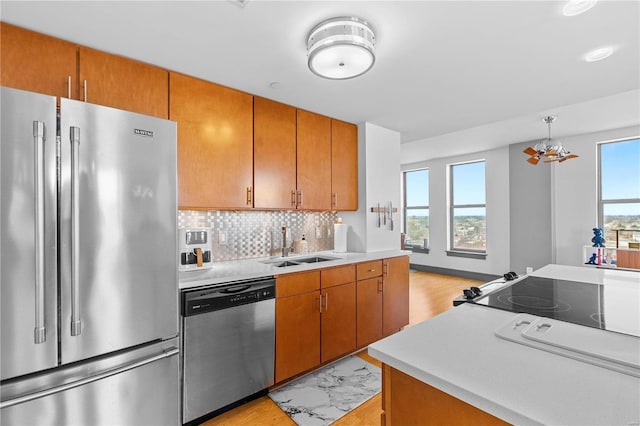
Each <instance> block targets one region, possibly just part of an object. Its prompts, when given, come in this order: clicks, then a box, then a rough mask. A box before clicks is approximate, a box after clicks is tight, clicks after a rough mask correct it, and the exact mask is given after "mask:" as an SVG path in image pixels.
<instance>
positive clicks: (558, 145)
mask: <svg viewBox="0 0 640 426" xmlns="http://www.w3.org/2000/svg"><path fill="white" fill-rule="evenodd" d="M555 119H556V118H555V117H554V116H552V115H549V116H547V117H544V118H543V119H542V121H544V122H545V123H547V126H548V128H549V137H547V139H544V140H541V141H540V142H538V143H537V144H535V146H533V147H529V148H527V149H525V150H524V151H523V152H524V153H525V154H527V155H529V156H530V157H529V158H528V159H527V161H528V162H529V163H531V164H533V165H536V164H538V162H539V161H540V159H541V158H544V159H545V160H544V162H545V163H552V162H554V161H557V162H559V163H562V162H563V161H565V160H569V159H571V158H576V157H577V155H575V154H571V153H570V152H569V151H567V149H566V148H565V147H564V146H563V145H562V142H560V141H559V140H553V139H551V123H553V122H554V121H555Z"/></svg>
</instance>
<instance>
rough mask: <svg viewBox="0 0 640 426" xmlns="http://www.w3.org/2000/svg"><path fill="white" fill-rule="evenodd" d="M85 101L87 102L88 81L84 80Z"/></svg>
mask: <svg viewBox="0 0 640 426" xmlns="http://www.w3.org/2000/svg"><path fill="white" fill-rule="evenodd" d="M83 101H85V102H87V80H84V99H83Z"/></svg>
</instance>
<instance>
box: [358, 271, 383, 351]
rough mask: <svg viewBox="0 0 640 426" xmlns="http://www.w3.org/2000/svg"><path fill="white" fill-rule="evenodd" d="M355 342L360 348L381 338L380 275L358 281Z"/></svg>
mask: <svg viewBox="0 0 640 426" xmlns="http://www.w3.org/2000/svg"><path fill="white" fill-rule="evenodd" d="M356 286H357V287H356V294H357V322H356V324H357V334H356V344H357V347H359V348H361V347H363V346H366V345H368V344H370V343H373V342H375V341H376V340H380V339H381V338H382V277H377V278H370V279H368V280H363V281H358V282H357V284H356Z"/></svg>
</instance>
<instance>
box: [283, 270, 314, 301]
mask: <svg viewBox="0 0 640 426" xmlns="http://www.w3.org/2000/svg"><path fill="white" fill-rule="evenodd" d="M319 289H320V271H310V272H301V273H298V274H286V275H278V276H276V297H286V296H293V295H294V294H301V293H308V292H310V291H314V290H319Z"/></svg>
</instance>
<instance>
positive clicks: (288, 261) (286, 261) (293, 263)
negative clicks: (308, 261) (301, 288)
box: [269, 260, 300, 268]
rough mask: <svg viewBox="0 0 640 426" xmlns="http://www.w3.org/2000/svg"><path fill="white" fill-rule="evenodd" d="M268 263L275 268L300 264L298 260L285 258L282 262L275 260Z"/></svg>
mask: <svg viewBox="0 0 640 426" xmlns="http://www.w3.org/2000/svg"><path fill="white" fill-rule="evenodd" d="M269 264H270V265H273V266H275V267H276V268H284V267H285V266H296V265H300V263H299V262H294V261H291V260H285V261H284V262H275V263H271V262H269Z"/></svg>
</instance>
